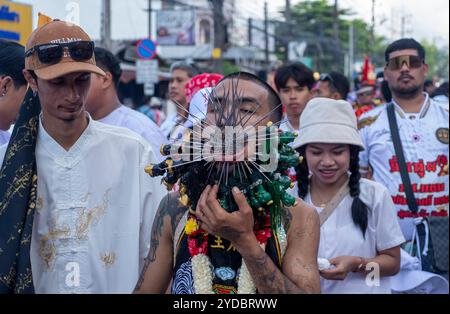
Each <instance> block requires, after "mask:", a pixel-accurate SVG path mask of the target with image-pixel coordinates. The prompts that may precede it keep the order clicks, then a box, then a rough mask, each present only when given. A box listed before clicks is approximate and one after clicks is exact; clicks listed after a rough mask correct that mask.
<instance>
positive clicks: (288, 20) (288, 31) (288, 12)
mask: <svg viewBox="0 0 450 314" xmlns="http://www.w3.org/2000/svg"><path fill="white" fill-rule="evenodd" d="M285 19H286V26H285V27H286V31H285V33H286V35H287V36H286V37H287V38H289V39H288V40H287V41H286V46H285V56H284V59H285V61H288V60H289V41H290V39H291V38H292V36H291V35H292V29H291V27H292V25H291V22H292V14H291V0H286V8H285Z"/></svg>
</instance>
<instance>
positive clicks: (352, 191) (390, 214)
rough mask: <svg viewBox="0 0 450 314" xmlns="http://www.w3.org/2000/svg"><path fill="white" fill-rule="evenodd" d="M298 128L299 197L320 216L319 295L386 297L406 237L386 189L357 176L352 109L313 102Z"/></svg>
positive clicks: (323, 101) (340, 104)
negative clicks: (374, 294) (320, 292)
mask: <svg viewBox="0 0 450 314" xmlns="http://www.w3.org/2000/svg"><path fill="white" fill-rule="evenodd" d="M300 125H301V128H300V136H299V139H298V144H297V149H298V151H299V152H300V154H301V156H303V157H304V159H305V161H304V162H303V163H302V164H301V165H300V166H299V167H298V168H297V181H298V186H299V193H298V194H299V196H300V197H301V198H303V199H304V200H305V201H306V202H307V203H309V204H311V205H313V206H314V207H315V208H316V209H317V211H318V212H319V214H320V218H321V232H320V245H319V254H318V256H319V258H321V259H323V260H325V262H324V263H323V262H321V263H320V265H319V268H320V269H321V273H320V274H321V277H322V278H321V289H322V293H390V291H391V289H390V288H391V287H390V282H389V276H393V275H395V274H396V273H398V271H399V269H400V245H401V244H402V243H403V242H404V238H403V235H402V233H401V230H400V227H399V224H398V222H397V217H396V212H395V209H394V204H393V203H392V199H391V197H390V195H389V193H388V191H387V190H386V188H385V187H383V186H382V185H380V184H378V183H376V182H372V181H368V180H365V179H361V176H360V174H359V156H358V155H359V152H360V150H363V149H364V145H363V144H362V142H361V139H360V137H359V135H358V131H357V122H356V117H355V115H354V113H353V111H352V108H351V105H350V104H349V103H347V102H345V101H335V100H331V99H325V98H316V99H314V100H312V101H310V102H309V103H308V105H307V107H306V109H305V111H304V112H303V114H302V116H301V122H300ZM323 260H322V261H323ZM326 260H328V261H329V263H328V262H326ZM322 264H325V265H322Z"/></svg>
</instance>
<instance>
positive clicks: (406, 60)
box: [387, 56, 423, 71]
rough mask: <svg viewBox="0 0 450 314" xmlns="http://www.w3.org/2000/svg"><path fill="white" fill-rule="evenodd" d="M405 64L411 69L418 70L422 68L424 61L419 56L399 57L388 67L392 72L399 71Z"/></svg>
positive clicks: (392, 60)
mask: <svg viewBox="0 0 450 314" xmlns="http://www.w3.org/2000/svg"><path fill="white" fill-rule="evenodd" d="M404 64H406V66H407V67H408V68H410V69H418V68H420V67H421V66H422V64H423V60H422V59H421V58H420V57H419V56H398V57H395V58H392V59H390V60H389V61H388V63H387V67H388V69H389V70H391V71H398V70H400V69H401V68H402V67H403V65H404Z"/></svg>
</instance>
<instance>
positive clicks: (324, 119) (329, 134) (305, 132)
mask: <svg viewBox="0 0 450 314" xmlns="http://www.w3.org/2000/svg"><path fill="white" fill-rule="evenodd" d="M312 143H321V144H349V145H355V146H358V147H359V148H360V149H361V150H364V144H363V143H362V140H361V137H360V135H359V133H358V124H357V119H356V115H355V112H354V111H353V108H352V106H351V105H350V103H348V102H346V101H344V100H334V99H330V98H314V99H313V100H311V101H310V102H308V104H307V105H306V108H305V110H304V111H303V113H302V115H301V117H300V130H299V137H298V140H297V141H296V143H295V144H294V148H298V147H301V146H304V145H307V144H312Z"/></svg>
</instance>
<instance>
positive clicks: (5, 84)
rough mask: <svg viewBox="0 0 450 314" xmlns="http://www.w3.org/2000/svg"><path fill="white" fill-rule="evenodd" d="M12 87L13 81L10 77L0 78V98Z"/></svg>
mask: <svg viewBox="0 0 450 314" xmlns="http://www.w3.org/2000/svg"><path fill="white" fill-rule="evenodd" d="M13 85H14V81H13V79H12V78H11V76H4V77H0V97H2V96H5V95H6V93H8V90H9V89H10V88H12V87H14V86H13Z"/></svg>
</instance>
